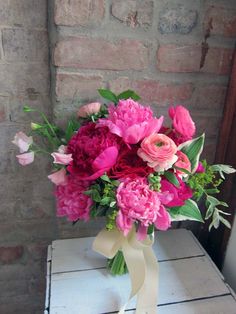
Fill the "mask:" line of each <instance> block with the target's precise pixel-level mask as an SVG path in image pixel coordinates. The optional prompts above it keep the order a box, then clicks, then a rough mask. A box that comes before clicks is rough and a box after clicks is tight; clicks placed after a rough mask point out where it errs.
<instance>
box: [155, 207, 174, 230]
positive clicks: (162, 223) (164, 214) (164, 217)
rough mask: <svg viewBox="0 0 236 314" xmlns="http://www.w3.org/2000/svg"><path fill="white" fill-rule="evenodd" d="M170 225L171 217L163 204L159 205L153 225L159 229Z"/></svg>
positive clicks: (164, 228) (165, 228)
mask: <svg viewBox="0 0 236 314" xmlns="http://www.w3.org/2000/svg"><path fill="white" fill-rule="evenodd" d="M170 225H171V218H170V214H169V213H168V211H167V210H166V209H165V207H164V206H162V205H161V206H160V209H159V212H158V217H157V220H156V221H155V226H156V228H157V229H159V230H167V229H168V228H169V227H170Z"/></svg>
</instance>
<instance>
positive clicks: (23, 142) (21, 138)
mask: <svg viewBox="0 0 236 314" xmlns="http://www.w3.org/2000/svg"><path fill="white" fill-rule="evenodd" d="M12 143H13V144H15V145H16V146H18V147H19V149H20V153H25V152H27V151H28V149H29V147H30V145H31V144H32V143H33V138H32V136H27V135H26V134H25V133H24V132H18V133H16V135H15V137H14V140H13V141H12Z"/></svg>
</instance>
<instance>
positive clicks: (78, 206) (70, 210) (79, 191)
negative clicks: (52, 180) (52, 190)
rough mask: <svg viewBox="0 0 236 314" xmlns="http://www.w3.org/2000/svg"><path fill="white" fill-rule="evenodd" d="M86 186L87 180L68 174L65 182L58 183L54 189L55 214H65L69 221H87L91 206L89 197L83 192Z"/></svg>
mask: <svg viewBox="0 0 236 314" xmlns="http://www.w3.org/2000/svg"><path fill="white" fill-rule="evenodd" d="M88 187H89V184H88V182H86V181H80V180H78V178H76V177H74V176H71V175H68V176H67V184H65V185H58V186H57V189H56V201H57V216H58V217H62V216H67V218H68V220H70V221H76V220H78V219H81V220H85V221H88V220H89V218H90V216H89V213H90V210H91V206H92V200H91V198H90V197H89V196H88V195H85V194H84V191H86V190H87V189H88Z"/></svg>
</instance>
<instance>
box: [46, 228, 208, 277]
mask: <svg viewBox="0 0 236 314" xmlns="http://www.w3.org/2000/svg"><path fill="white" fill-rule="evenodd" d="M190 234H191V232H190V231H187V230H185V229H178V230H169V231H168V232H156V234H155V237H156V240H155V243H154V245H153V249H154V251H155V253H156V256H157V258H158V260H159V261H163V260H172V259H178V258H185V257H189V256H199V255H204V253H203V252H202V250H201V248H200V247H199V245H198V244H197V242H196V241H195V240H194V239H193V238H192V237H191V236H190ZM93 241H94V238H91V237H90V238H81V239H67V240H57V241H53V243H52V255H53V261H52V273H53V274H54V273H59V272H65V271H74V270H84V269H93V268H101V267H105V266H106V259H105V258H104V257H103V256H101V255H100V254H98V253H96V252H93V251H92V249H91V248H92V243H93Z"/></svg>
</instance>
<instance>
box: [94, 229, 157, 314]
mask: <svg viewBox="0 0 236 314" xmlns="http://www.w3.org/2000/svg"><path fill="white" fill-rule="evenodd" d="M153 242H154V237H153V236H151V237H149V236H148V237H147V238H146V239H145V240H144V241H138V240H137V239H136V232H135V229H134V228H133V229H132V230H131V232H130V233H129V234H128V236H127V237H125V236H124V235H123V234H122V233H121V232H120V231H119V230H117V229H114V230H111V231H108V230H106V229H103V230H102V231H100V232H99V234H98V235H97V237H96V238H95V240H94V243H93V250H94V251H96V252H98V253H100V254H102V255H104V256H105V257H107V258H113V257H114V256H115V254H116V253H117V251H118V250H119V249H121V250H122V252H123V254H124V258H125V262H126V264H127V267H128V270H129V274H130V279H131V286H132V290H131V293H130V296H129V299H128V301H127V302H126V304H125V305H124V306H122V308H121V309H120V311H119V314H124V311H125V308H126V306H127V304H128V302H129V301H130V300H131V299H132V298H133V297H134V296H135V295H137V306H136V314H156V313H157V293H158V262H157V259H156V256H155V254H154V252H153V249H152V245H153Z"/></svg>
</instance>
